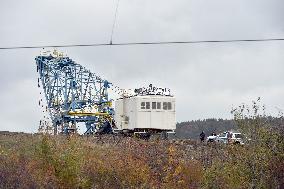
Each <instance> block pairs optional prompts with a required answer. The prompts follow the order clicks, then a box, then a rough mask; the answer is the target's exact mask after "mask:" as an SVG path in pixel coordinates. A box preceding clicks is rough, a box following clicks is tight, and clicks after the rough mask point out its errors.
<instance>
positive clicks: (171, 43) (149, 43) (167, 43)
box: [0, 38, 284, 50]
mask: <svg viewBox="0 0 284 189" xmlns="http://www.w3.org/2000/svg"><path fill="white" fill-rule="evenodd" d="M268 41H284V38H263V39H230V40H200V41H160V42H126V43H94V44H70V45H40V46H14V47H0V50H12V49H41V48H69V47H98V46H134V45H176V44H199V43H239V42H268Z"/></svg>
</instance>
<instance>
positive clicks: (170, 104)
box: [168, 102, 172, 110]
mask: <svg viewBox="0 0 284 189" xmlns="http://www.w3.org/2000/svg"><path fill="white" fill-rule="evenodd" d="M171 109H172V103H171V102H168V110H171Z"/></svg>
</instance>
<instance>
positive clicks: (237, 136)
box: [235, 134, 243, 138]
mask: <svg viewBox="0 0 284 189" xmlns="http://www.w3.org/2000/svg"><path fill="white" fill-rule="evenodd" d="M235 137H236V138H243V135H242V134H235Z"/></svg>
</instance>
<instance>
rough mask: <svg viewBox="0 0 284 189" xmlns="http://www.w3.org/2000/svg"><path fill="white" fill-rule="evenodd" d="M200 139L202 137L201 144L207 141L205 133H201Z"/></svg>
mask: <svg viewBox="0 0 284 189" xmlns="http://www.w3.org/2000/svg"><path fill="white" fill-rule="evenodd" d="M199 137H200V141H201V142H204V140H205V133H204V131H202V132H201V133H200V135H199Z"/></svg>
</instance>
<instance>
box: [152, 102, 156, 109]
mask: <svg viewBox="0 0 284 189" xmlns="http://www.w3.org/2000/svg"><path fill="white" fill-rule="evenodd" d="M152 109H153V110H156V109H157V102H152Z"/></svg>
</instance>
